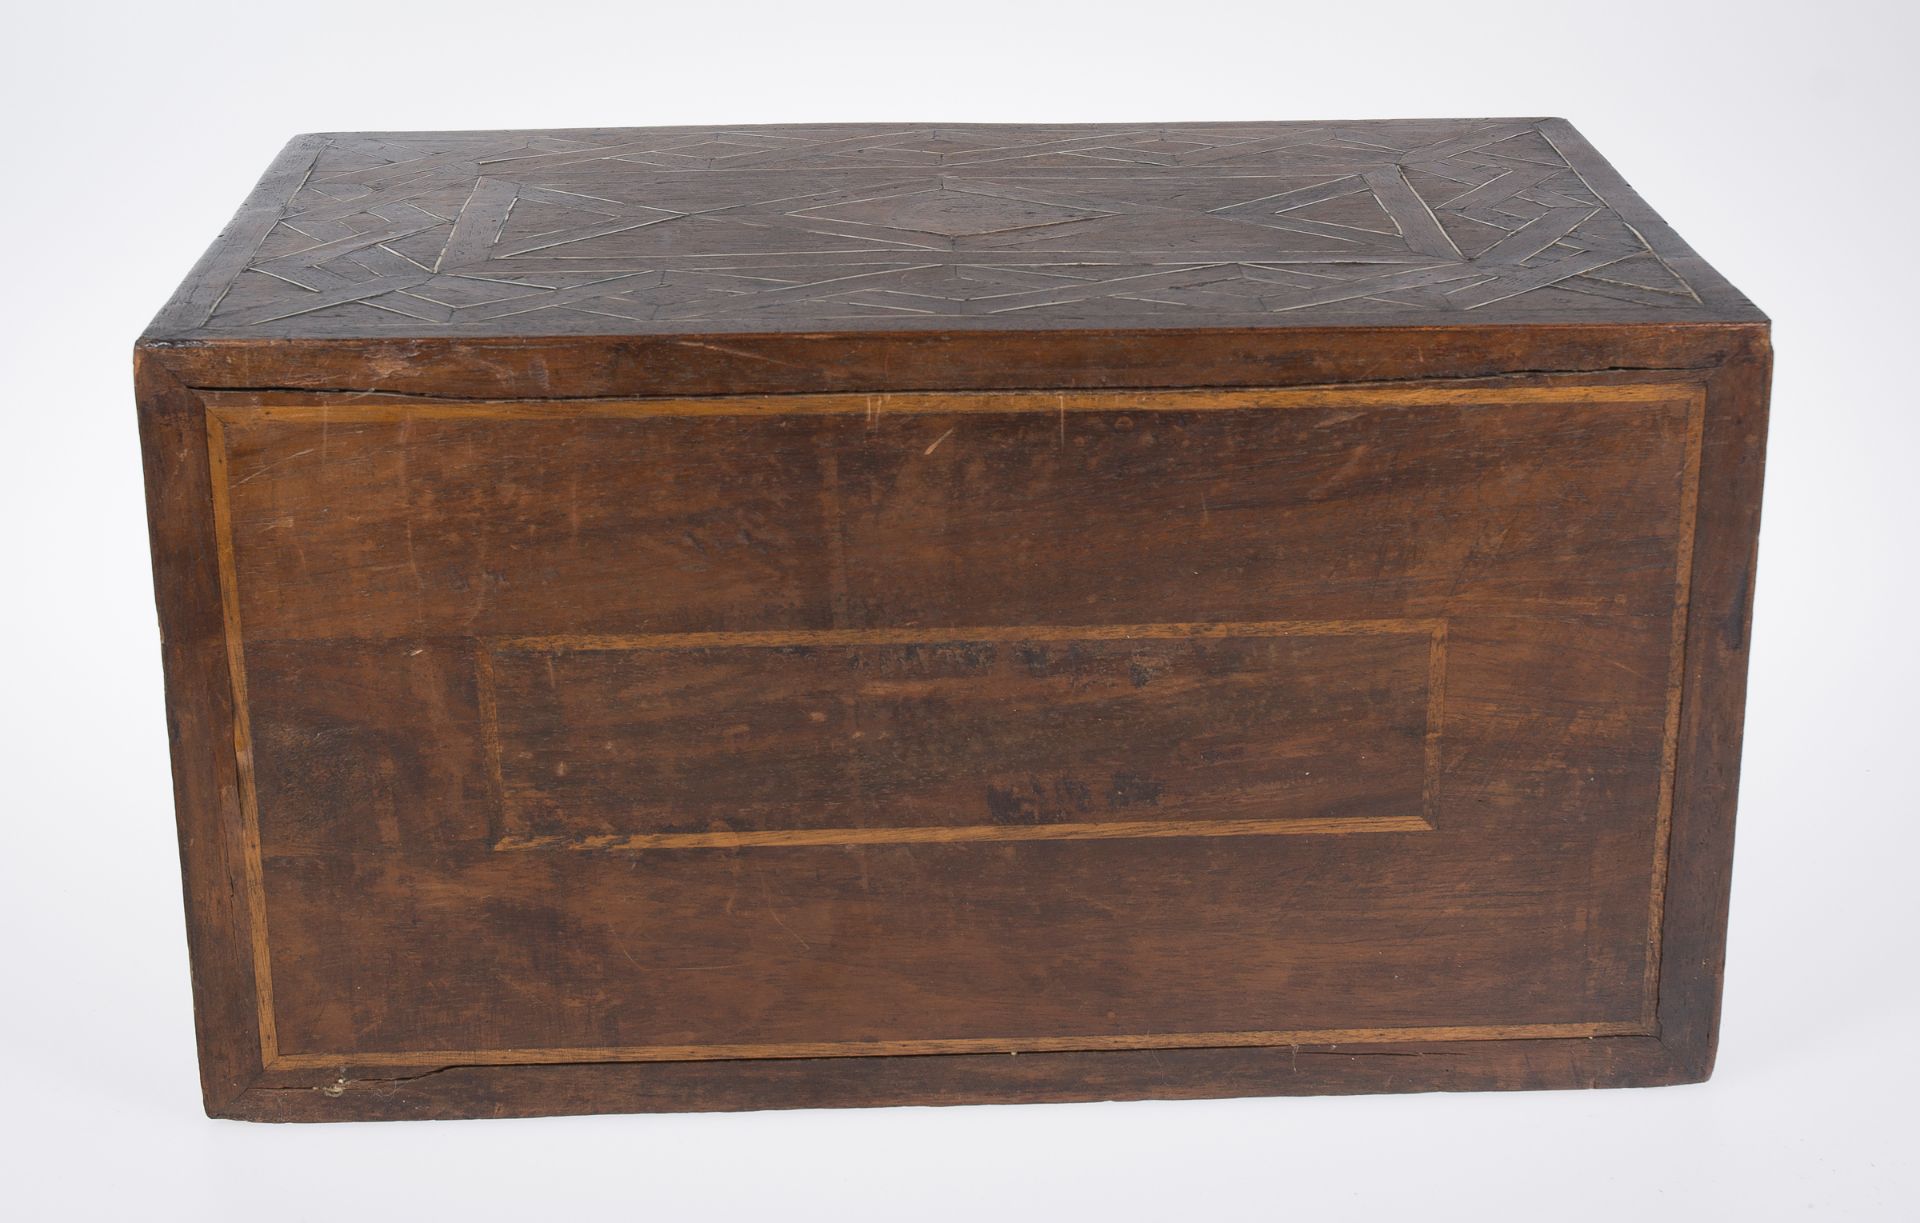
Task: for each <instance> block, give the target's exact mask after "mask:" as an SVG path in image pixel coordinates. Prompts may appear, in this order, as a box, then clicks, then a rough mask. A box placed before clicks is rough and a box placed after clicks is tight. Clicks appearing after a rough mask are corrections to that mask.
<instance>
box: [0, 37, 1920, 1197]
mask: <svg viewBox="0 0 1920 1223" xmlns="http://www.w3.org/2000/svg"><path fill="white" fill-rule="evenodd" d="M1915 25H1916V21H1915V18H1914V16H1913V9H1912V7H1911V6H1910V5H1907V4H1902V3H1895V2H1892V0H1889V2H1887V3H1847V2H1844V0H1836V2H1830V3H1825V4H1781V3H1771V2H1766V0H1749V2H1748V3H1745V4H1732V3H1725V4H1691V3H1685V2H1681V0H1666V2H1664V3H1641V2H1638V0H1628V2H1620V0H1614V2H1609V3H1604V4H1582V5H1579V6H1564V7H1563V6H1557V5H1554V4H1552V3H1548V2H1547V0H1531V2H1530V3H1526V4H1519V3H1513V2H1511V0H1509V2H1508V3H1484V2H1481V3H1459V2H1455V3H1434V2H1431V0H1429V2H1426V3H1414V4H1408V3H1396V2H1392V0H1372V2H1371V3H1363V4H1341V3H1325V2H1323V3H1318V4H1314V5H1311V6H1308V5H1296V4H1289V3H1285V2H1282V0H1267V2H1265V3H1259V4H1248V5H1245V6H1240V5H1220V4H1208V3H1197V2H1188V3H1174V4H1168V3H1158V4H1152V5H1138V4H1127V3H1102V4H1098V5H1095V4H1090V3H1086V2H1085V0H1082V2H1080V3H1075V4H1069V5H1050V4H1046V3H1041V2H1039V0H1026V2H1024V3H1015V4H1002V3H996V2H989V0H976V2H974V3H968V4H959V3H944V4H938V5H916V4H913V3H911V2H910V0H894V2H893V3H884V4H873V3H855V2H839V3H833V4H818V3H816V4H788V5H770V6H765V7H760V6H755V5H751V4H747V3H740V2H736V3H731V4H724V5H723V4H708V5H700V4H677V5H673V6H670V7H668V6H658V7H656V6H652V5H649V4H646V3H643V2H639V0H633V2H629V3H623V4H613V5H607V6H604V7H600V6H586V5H577V4H569V3H564V2H560V0H544V2H541V3H520V4H505V3H496V2H493V0H466V2H465V3H461V4H458V5H442V4H432V5H427V4H418V5H409V4H406V3H403V2H401V0H387V2H384V3H371V4H369V3H361V2H359V0H328V2H326V3H304V4H283V3H272V2H270V0H253V2H251V3H236V4H207V3H191V2H185V0H172V2H167V3H150V4H142V5H139V6H137V7H128V8H126V9H124V10H114V9H111V8H90V7H87V6H83V5H78V4H71V3H69V4H56V3H29V4H26V5H24V6H22V7H21V8H20V9H16V10H14V11H13V12H12V13H11V14H10V15H9V16H8V17H7V18H6V26H5V34H4V35H0V38H4V40H5V43H6V46H5V50H4V51H3V52H0V54H4V56H5V59H6V64H5V70H4V73H3V74H0V96H4V100H5V103H6V110H5V113H6V115H7V118H8V124H7V132H6V136H5V139H4V142H0V175H4V178H5V183H4V190H3V191H0V208H3V209H4V210H5V217H4V229H3V230H0V232H4V234H5V235H6V243H5V255H4V262H3V263H0V312H3V314H4V326H0V342H4V344H5V345H6V359H5V362H4V368H0V378H4V391H5V393H4V396H0V414H3V415H0V464H4V472H3V473H0V498H3V499H4V501H3V504H4V516H3V517H0V541H4V544H3V546H4V555H3V556H0V583H3V584H4V585H0V651H4V654H3V655H0V658H3V661H0V717H4V726H0V752H4V754H5V756H4V761H0V778H3V779H4V782H3V783H0V785H3V786H4V788H3V789H0V794H4V798H0V821H4V822H3V823H0V881H3V884H4V887H3V890H0V907H3V909H4V922H5V925H4V929H3V930H0V949H3V950H0V955H4V964H3V965H0V1050H4V1069H0V1129H3V1130H4V1133H3V1134H0V1214H7V1213H10V1212H9V1206H10V1205H12V1206H15V1207H19V1208H20V1209H19V1211H18V1212H17V1213H13V1217H15V1218H21V1219H39V1218H122V1219H150V1218H193V1219H224V1218H229V1217H231V1218H240V1217H249V1218H269V1219H279V1218H285V1219H340V1218H348V1219H381V1218H422V1219H438V1218H462V1219H476V1220H477V1219H495V1218H499V1219H529V1218H531V1219H545V1218H565V1217H569V1216H570V1215H572V1216H578V1217H598V1216H601V1215H606V1216H617V1217H623V1218H658V1219H683V1218H722V1219H724V1218H741V1219H761V1218H764V1219H777V1220H789V1219H811V1218H832V1219H847V1218H862V1217H875V1218H889V1219H894V1218H906V1219H943V1218H956V1219H962V1218H964V1219H977V1218H980V1217H982V1216H983V1215H985V1216H989V1217H991V1216H999V1217H1005V1218H1028V1217H1031V1218H1047V1219H1061V1218H1065V1219H1074V1218H1162V1219H1191V1218H1296V1217H1297V1218H1302V1219H1312V1220H1322V1219H1336V1218H1348V1217H1351V1218H1393V1217H1407V1218H1419V1219H1422V1220H1438V1219H1452V1218H1463V1219H1467V1218H1470V1219H1487V1218H1524V1219H1539V1218H1548V1219H1580V1218H1596V1219H1612V1220H1620V1219H1644V1218H1663V1217H1668V1216H1672V1217H1682V1216H1692V1217H1725V1218H1732V1219H1743V1218H1765V1217H1774V1216H1805V1217H1813V1218H1823V1219H1824V1218H1835V1217H1893V1216H1902V1215H1903V1216H1904V1217H1906V1218H1913V1217H1915V1213H1914V1212H1915V1211H1916V1210H1920V1178H1917V1177H1916V1172H1915V1157H1914V1147H1915V1140H1916V1138H1920V1127H1916V1125H1915V1121H1914V1107H1915V1101H1916V1089H1920V1075H1917V1074H1916V1067H1920V993H1917V992H1916V988H1915V985H1914V981H1913V969H1914V964H1915V961H1916V958H1920V957H1916V951H1915V946H1914V942H1915V935H1916V932H1917V929H1920V923H1917V922H1916V917H1917V916H1920V906H1917V905H1916V899H1915V895H1916V891H1917V890H1920V889H1917V888H1916V885H1915V880H1916V872H1917V871H1920V834H1916V825H1917V824H1920V810H1917V809H1916V808H1917V807H1920V804H1917V803H1916V800H1915V796H1914V788H1913V784H1912V781H1911V778H1912V776H1913V773H1914V769H1915V764H1916V760H1920V751H1917V750H1916V740H1917V738H1920V737H1917V736H1916V730H1917V729H1920V728H1917V727H1916V725H1915V723H1916V718H1915V713H1914V709H1915V701H1916V696H1917V695H1920V669H1917V668H1916V665H1915V655H1916V642H1920V626H1916V625H1915V624H1914V623H1913V613H1914V609H1915V608H1916V606H1920V599H1917V598H1916V596H1920V590H1916V583H1915V579H1914V571H1915V568H1916V560H1920V549H1917V548H1916V546H1915V542H1914V536H1915V527H1916V525H1920V524H1916V522H1915V513H1914V510H1913V506H1914V504H1915V500H1916V491H1915V488H1914V484H1915V483H1916V479H1917V478H1920V464H1916V458H1915V450H1916V443H1920V415H1916V406H1917V405H1916V404H1915V402H1914V400H1915V397H1916V396H1915V389H1914V388H1915V386H1916V373H1915V370H1916V368H1917V367H1920V365H1917V363H1916V360H1915V356H1914V353H1913V351H1912V350H1913V347H1914V346H1915V344H1916V343H1917V342H1920V331H1916V328H1915V323H1916V319H1915V317H1914V316H1915V309H1914V300H1915V290H1914V287H1913V286H1914V282H1915V278H1916V268H1915V257H1916V250H1920V243H1917V242H1916V239H1915V236H1914V233H1913V230H1914V224H1913V218H1914V216H1915V207H1916V201H1917V200H1920V189H1917V187H1920V185H1917V184H1916V183H1915V181H1914V178H1915V176H1914V168H1913V167H1914V161H1915V157H1914V153H1913V150H1912V148H1911V147H1910V145H1911V142H1912V140H1913V139H1914V137H1915V133H1916V124H1915V120H1916V118H1920V114H1917V113H1916V112H1917V110H1920V108H1916V106H1915V88H1914V86H1913V84H1912V80H1913V77H1912V65H1911V63H1910V62H1909V57H1910V55H1911V53H1912V52H1913V50H1914V48H1915V46H1916V33H1920V31H1916V29H1915ZM1540 114H1563V115H1566V116H1568V117H1569V118H1571V119H1572V120H1573V121H1574V122H1575V124H1576V125H1578V126H1579V127H1580V128H1581V129H1582V130H1583V131H1584V132H1585V133H1586V135H1587V136H1588V137H1589V138H1590V139H1591V140H1592V141H1593V142H1594V143H1595V144H1596V145H1597V146H1598V147H1599V148H1600V149H1601V150H1602V152H1604V153H1605V154H1606V155H1608V156H1609V157H1610V158H1611V159H1612V160H1613V162H1614V164H1615V165H1616V166H1617V167H1618V168H1619V169H1620V170H1621V172H1622V173H1623V174H1625V176H1626V177H1627V178H1628V179H1629V180H1630V181H1631V182H1633V183H1634V184H1635V185H1636V186H1637V187H1638V188H1640V190H1641V191H1642V192H1643V193H1644V194H1645V195H1646V197H1647V198H1648V199H1649V200H1650V201H1652V203H1653V205H1654V206H1655V207H1656V208H1657V209H1659V210H1660V211H1661V212H1662V213H1663V214H1664V215H1665V216H1666V217H1667V219H1668V220H1670V221H1671V222H1673V224H1674V225H1675V226H1676V228H1678V229H1679V230H1680V232H1681V233H1683V234H1684V235H1686V236H1687V237H1688V238H1689V239H1690V240H1691V241H1692V242H1693V244H1694V245H1695V246H1696V247H1697V248H1698V249H1699V250H1700V251H1701V253H1702V254H1704V255H1705V256H1706V257H1707V258H1708V259H1709V260H1711V261H1713V262H1714V263H1715V264H1716V265H1717V266H1718V267H1719V268H1720V269H1721V270H1722V271H1723V272H1725V273H1726V274H1727V275H1728V276H1729V277H1730V278H1731V279H1732V280H1733V281H1734V282H1735V283H1736V284H1738V285H1739V286H1740V287H1741V288H1742V289H1744V290H1745V291H1746V292H1747V293H1748V294H1749V295H1751V296H1752V297H1753V298H1754V300H1755V301H1757V302H1758V303H1759V304H1760V305H1761V306H1762V308H1764V309H1766V310H1768V311H1769V312H1770V313H1771V314H1772V315H1773V318H1774V319H1775V323H1776V331H1775V344H1776V348H1777V353H1778V372H1777V378H1776V384H1775V394H1774V410H1773V434H1772V448H1771V455H1770V459H1769V470H1768V475H1767V493H1766V512H1765V527H1764V535H1763V539H1762V546H1761V564H1760V578H1759V585H1758V607H1757V612H1756V618H1755V625H1754V632H1753V661H1752V668H1753V669H1752V691H1751V699H1750V704H1749V709H1748V718H1747V757H1746V770H1745V777H1744V781H1743V785H1742V791H1741V808H1740V830H1739V849H1738V855H1737V867H1736V871H1735V878H1734V896H1733V917H1732V929H1731V934H1730V939H1731V946H1730V952H1729V956H1728V964H1727V977H1726V1020H1725V1029H1724V1035H1723V1039H1722V1042H1721V1055H1720V1064H1719V1071H1718V1074H1717V1075H1716V1077H1715V1078H1714V1079H1713V1081H1712V1082H1710V1083H1708V1084H1706V1085H1704V1086H1698V1087H1682V1088H1666V1089H1659V1090H1647V1091H1611V1092H1562V1093H1548V1094H1521V1095H1469V1096H1424V1097H1372V1098H1347V1099H1282V1100H1245V1101H1226V1102H1203V1103H1140V1104H1091V1105H1048V1106H1031V1107H989V1108H951V1109H891V1110H854V1111H842V1112H807V1113H784V1114H783V1113H759V1114H735V1115H717V1116H716V1115H708V1116H665V1117H600V1118H570V1119H558V1120H541V1121H497V1122H463V1123H437V1124H426V1123H421V1124H406V1125H351V1126H260V1125H246V1124H241V1123H236V1122H214V1121H209V1120H207V1119H205V1117H204V1116H203V1115H202V1114H201V1112H200V1102H199V1096H198V1086H197V1079H196V1076H195V1071H194V1066H193V1031H192V1022H191V1012H190V1002H189V997H188V987H187V963H186V946H185V938H184V934H183V924H182V918H181V907H180V898H179V893H178V874H177V865H176V863H177V857H176V850H175V843H174V832H173V815H172V810H171V792H170V788H169V781H168V772H167V757H166V735H165V729H164V722H163V718H162V706H161V692H160V669H159V650H158V637H157V632H156V629H155V623H154V613H153V603H152V594H151V586H150V584H149V570H148V561H147V543H146V528H145V525H144V517H143V515H144V510H143V503H142V499H141V476H140V464H139V457H138V450H137V445H136V439H135V431H134V416H133V401H132V388H131V383H130V377H129V352H130V349H131V346H132V343H133V340H134V338H135V336H136V335H137V334H138V333H139V332H140V330H141V328H142V327H143V326H144V325H145V323H146V321H147V319H148V318H149V317H150V316H151V314H152V313H153V311H154V310H155V309H157V308H158V306H159V305H160V303H161V302H162V301H163V300H164V299H165V297H166V296H167V294H168V292H169V291H170V290H171V289H172V287H173V285H174V284H175V283H176V282H177V280H178V279H179V277H180V276H182V275H183V274H184V273H185V272H186V270H187V268H188V267H189V266H190V265H191V264H192V262H193V261H194V259H195V258H196V257H197V256H198V254H199V253H200V251H201V249H202V248H203V247H204V246H205V244H206V243H207V242H208V241H210V240H211V239H212V237H213V236H214V234H215V232H216V231H217V229H218V228H219V226H220V225H221V224H223V223H224V222H225V220H226V218H227V217H228V216H229V215H230V214H231V212H232V210H233V208H234V207H235V206H236V205H237V203H238V202H239V200H240V199H241V197H242V195H243V194H244V193H245V192H246V190H247V189H248V188H249V187H250V186H251V184H252V182H253V180H254V178H255V176H256V175H257V173H258V172H259V171H260V170H261V169H262V168H263V167H264V166H265V164H266V162H267V160H268V159H269V158H270V157H271V156H272V155H273V153H274V152H275V150H277V149H278V148H279V146H280V145H281V143H282V142H283V141H284V140H285V139H286V137H287V136H289V135H291V134H292V133H294V132H297V131H312V130H342V129H382V128H385V129H409V128H412V129H422V128H492V127H566V126H589V125H650V124H676V123H742V124H746V123H768V122H805V121H839V120H846V121H853V120H886V121H892V120H930V121H939V120H945V121H1131V120H1156V119H1164V120H1226V119H1316V118H1388V117H1401V116H1428V115H1442V116H1452V115H1460V116H1505V115H1540ZM9 1199H11V1201H9Z"/></svg>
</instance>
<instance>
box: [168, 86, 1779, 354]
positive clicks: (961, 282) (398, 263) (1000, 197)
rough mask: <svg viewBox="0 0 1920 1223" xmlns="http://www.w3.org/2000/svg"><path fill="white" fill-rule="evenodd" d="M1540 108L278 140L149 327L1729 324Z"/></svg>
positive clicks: (1699, 263)
mask: <svg viewBox="0 0 1920 1223" xmlns="http://www.w3.org/2000/svg"><path fill="white" fill-rule="evenodd" d="M1761 317H1762V316H1761V315H1760V314H1759V312H1758V311H1756V310H1755V309H1754V308H1753V306H1752V305H1750V304H1749V303H1748V302H1747V301H1746V299H1745V298H1744V297H1742V296H1741V295H1740V293H1739V292H1738V291H1737V290H1735V289H1734V288H1733V287H1732V286H1731V285H1729V284H1728V283H1727V282H1726V281H1725V280H1724V279H1723V278H1721V277H1720V276H1719V275H1718V274H1717V273H1715V272H1714V271H1713V270H1712V269H1711V268H1710V267H1708V266H1707V264H1706V263H1705V262H1704V261H1703V260H1701V259H1700V258H1699V257H1698V256H1696V255H1695V254H1694V253H1693V252H1692V250H1691V249H1689V248H1688V247H1687V245H1686V244H1685V243H1684V242H1682V241H1681V240H1680V238H1679V237H1678V235H1676V234H1675V233H1674V232H1673V231H1672V230H1671V229H1670V228H1669V227H1668V226H1667V225H1666V224H1665V223H1664V222H1662V221H1661V220H1660V218H1659V217H1658V216H1657V215H1655V214H1654V213H1653V211H1652V210H1651V209H1650V208H1648V207H1647V205H1646V204H1645V202H1644V201H1642V200H1641V199H1640V198H1639V197H1638V196H1637V195H1636V194H1634V192H1633V191H1632V189H1631V188H1629V187H1628V186H1627V184H1626V183H1625V182H1624V181H1623V180H1622V179H1621V178H1620V177H1619V175H1618V174H1616V173H1615V172H1614V170H1613V169H1612V168H1611V167H1610V166H1608V165H1607V163H1606V162H1605V161H1604V160H1603V159H1602V158H1601V157H1600V156H1599V155H1598V154H1597V153H1596V152H1595V151H1594V150H1593V149H1592V147H1591V146H1589V145H1588V144H1587V143H1586V141H1585V140H1584V139H1583V138H1582V137H1581V136H1580V135H1579V134H1578V133H1577V132H1575V131H1574V130H1573V128H1572V127H1571V126H1570V125H1568V124H1567V123H1566V122H1564V121H1563V120H1558V119H1447V120H1438V119H1435V120H1426V119H1423V120H1404V121H1399V120H1394V121H1366V122H1345V123H1342V122H1330V123H1237V124H1133V125H1063V126H999V125H994V126H982V125H945V124H941V125H921V124H891V125H886V124H861V125H828V126H777V127H755V128H740V127H710V128H627V129H583V130H566V131H521V132H409V133H331V134H322V135H306V136H300V137H296V138H295V139H294V140H293V141H292V142H291V143H290V144H289V145H288V146H287V148H286V149H285V150H284V151H283V152H282V153H281V155H280V156H279V158H278V159H276V161H275V162H274V164H273V165H272V166H271V167H270V168H269V170H268V171H267V173H266V175H265V176H264V177H263V178H262V179H261V181H260V184H259V186H258V187H257V188H255V190H254V192H253V194H252V195H251V196H250V197H249V198H248V200H247V202H246V203H245V205H244V206H243V207H242V208H241V210H240V212H239V214H238V215H237V216H236V217H235V218H234V220H233V222H232V223H231V224H230V225H229V226H228V228H227V229H226V230H225V231H224V232H223V233H222V234H221V236H220V238H219V239H218V241H217V242H216V243H215V244H214V246H213V248H212V249H211V250H209V251H208V252H207V254H206V256H205V257H204V258H203V259H202V260H201V262H200V263H199V265H197V266H196V267H195V269H194V270H193V272H192V274H191V275H190V276H189V277H188V279H187V281H186V282H185V283H184V284H183V285H182V286H181V287H180V289H179V291H178V292H177V293H176V294H175V296H174V298H173V299H172V300H171V301H170V302H169V303H168V305H167V306H166V307H165V308H164V309H163V310H162V311H161V313H160V315H159V316H158V317H157V318H156V319H155V320H154V323H153V326H152V327H151V328H150V329H149V333H148V335H149V338H151V339H156V340H176V339H179V340H192V339H199V338H226V339H244V338H247V337H259V338H262V339H269V340H270V339H280V338H290V337H291V338H323V339H324V338H352V337H363V336H366V337H379V336H409V335H411V336H450V337H461V336H514V335H546V336H556V335H558V336H567V335H583V336H585V335H648V334H669V335H671V334H688V333H714V334H719V333H732V332H738V333H747V332H808V333H821V332H826V333H839V332H845V333H869V332H878V331H898V330H910V331H941V330H968V331H1013V332H1032V331H1047V330H1089V329H1117V330H1125V329H1163V328H1181V327H1234V328H1279V327H1298V326H1315V325H1319V326H1376V325H1377V326H1387V327H1394V326H1415V327H1425V326H1447V325H1464V324H1484V323H1496V324H1507V323H1512V324H1528V323H1616V322H1617V323H1663V322H1744V321H1749V320H1758V319H1760V318H1761Z"/></svg>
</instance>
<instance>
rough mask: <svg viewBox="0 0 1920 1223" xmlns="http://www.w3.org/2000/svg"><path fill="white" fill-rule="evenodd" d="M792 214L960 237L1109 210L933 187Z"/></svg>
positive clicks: (1084, 217) (1092, 216) (1081, 218)
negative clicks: (926, 189) (1071, 206)
mask: <svg viewBox="0 0 1920 1223" xmlns="http://www.w3.org/2000/svg"><path fill="white" fill-rule="evenodd" d="M793 215H795V216H801V217H819V218H822V219H825V220H832V221H851V222H853V223H855V224H856V225H872V226H875V227H878V228H881V229H893V230H900V231H903V232H906V233H926V234H939V235H940V236H942V237H945V238H964V237H972V236H975V235H978V234H997V233H1004V232H1006V231H1007V230H1012V229H1033V228H1035V227H1037V226H1041V225H1064V224H1066V223H1067V222H1069V221H1091V220H1094V219H1095V218H1098V217H1105V216H1112V215H1113V214H1112V213H1108V212H1095V211H1092V210H1091V209H1086V208H1070V207H1066V206H1064V205H1061V204H1042V203H1036V202H1034V201H1031V200H1011V199H1007V198H1005V197H1004V196H998V195H983V194H981V193H979V192H977V191H955V190H953V189H951V188H949V187H936V188H934V189H932V190H929V191H913V192H909V193H907V194H905V195H894V196H888V197H886V198H884V199H875V200H861V201H858V202H857V203H852V204H836V205H834V206H832V207H829V208H814V209H809V210H807V211H805V212H798V213H795V214H793Z"/></svg>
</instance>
